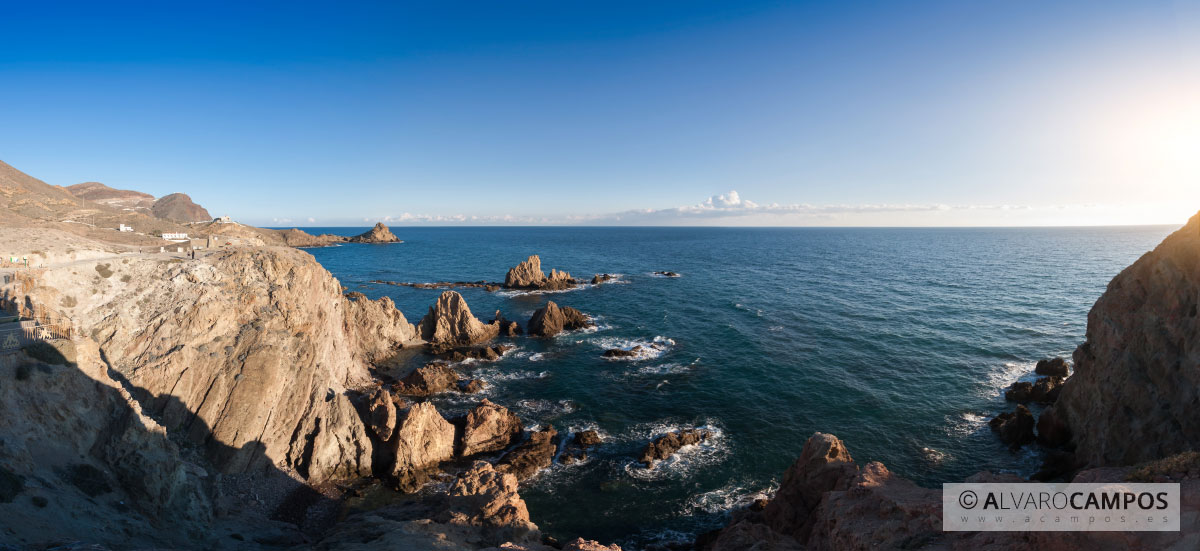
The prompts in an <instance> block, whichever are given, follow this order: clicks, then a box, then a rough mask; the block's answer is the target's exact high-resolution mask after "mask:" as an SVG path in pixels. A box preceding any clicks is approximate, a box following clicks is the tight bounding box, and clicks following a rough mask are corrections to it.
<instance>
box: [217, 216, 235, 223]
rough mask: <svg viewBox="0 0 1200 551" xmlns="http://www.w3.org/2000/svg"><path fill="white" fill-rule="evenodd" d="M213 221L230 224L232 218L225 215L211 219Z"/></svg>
mask: <svg viewBox="0 0 1200 551" xmlns="http://www.w3.org/2000/svg"><path fill="white" fill-rule="evenodd" d="M213 222H216V223H218V224H232V223H233V219H231V218H229V215H225V216H222V217H220V218H215V219H213Z"/></svg>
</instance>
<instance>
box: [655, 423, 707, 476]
mask: <svg viewBox="0 0 1200 551" xmlns="http://www.w3.org/2000/svg"><path fill="white" fill-rule="evenodd" d="M709 436H712V431H710V430H708V429H700V428H696V429H684V430H680V431H675V432H668V433H667V434H664V435H662V436H659V437H658V438H655V439H654V441H653V442H650V443H649V444H646V448H645V449H644V450H642V455H641V456H639V457H638V461H641V463H642V465H643V466H645V467H646V468H647V469H648V468H650V467H653V466H654V462H655V461H661V460H663V459H666V458H668V457H671V456H672V455H675V452H677V451H679V450H680V448H683V447H684V446H694V445H696V444H699V443H701V442H704V441H705V440H708V438H709Z"/></svg>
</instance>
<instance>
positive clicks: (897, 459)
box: [309, 226, 1174, 548]
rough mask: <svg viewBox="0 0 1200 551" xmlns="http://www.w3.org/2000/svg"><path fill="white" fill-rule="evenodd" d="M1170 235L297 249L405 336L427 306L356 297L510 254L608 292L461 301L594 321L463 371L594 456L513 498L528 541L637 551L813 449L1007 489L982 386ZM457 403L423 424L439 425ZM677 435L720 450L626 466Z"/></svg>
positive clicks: (1005, 463) (606, 234)
mask: <svg viewBox="0 0 1200 551" xmlns="http://www.w3.org/2000/svg"><path fill="white" fill-rule="evenodd" d="M1173 229H1174V228H1172V227H1161V226H1156V227H1122V228H1062V229H744V228H734V229H728V228H721V229H709V228H393V231H394V232H395V233H396V235H397V236H399V237H400V238H401V239H403V240H405V243H403V244H398V245H354V244H348V245H343V246H339V247H330V248H323V249H309V252H311V253H312V254H313V255H314V256H315V257H316V258H317V260H319V261H320V262H321V263H322V264H323V265H324V266H325V267H326V268H328V269H329V271H330V272H332V273H333V275H334V276H336V277H337V278H338V279H340V280H341V282H342V284H343V285H345V286H346V287H348V288H349V289H351V290H357V291H362V292H364V293H366V294H367V295H368V296H370V297H372V298H377V297H380V296H385V295H386V296H389V297H391V298H392V299H393V300H395V301H396V304H397V305H398V307H399V308H400V309H401V310H402V311H403V312H404V314H405V315H406V316H407V317H408V319H409V321H412V322H414V323H415V322H416V321H418V320H419V319H420V318H421V316H422V315H424V313H425V312H426V310H427V309H428V308H429V306H430V305H431V304H432V303H433V302H434V300H435V299H436V298H437V296H438V294H439V293H440V291H435V290H422V289H412V288H401V287H393V286H385V285H374V284H370V283H369V281H370V280H373V279H383V280H392V281H410V282H432V281H442V280H450V281H475V280H489V281H503V278H504V274H505V272H506V271H507V270H508V268H510V267H511V266H513V265H515V264H517V263H518V262H520V261H521V260H524V259H525V257H526V256H528V255H530V254H540V255H541V257H542V261H543V267H544V268H545V269H546V270H547V271H549V269H550V268H551V267H553V268H558V269H565V270H567V271H569V272H571V273H572V274H573V275H575V276H576V277H586V278H590V277H591V275H592V274H594V273H598V272H608V273H620V274H623V276H622V282H621V283H617V284H606V285H601V286H597V287H589V288H584V289H580V290H575V291H570V292H565V293H558V294H549V295H527V294H517V293H506V292H501V293H487V292H485V291H484V290H482V289H462V290H460V292H461V293H462V294H463V296H464V297H465V298H466V299H467V302H468V303H469V304H470V306H471V309H472V311H473V312H474V313H475V315H476V316H478V317H480V318H482V319H484V320H488V319H491V316H492V313H493V312H494V311H495V310H501V311H503V312H504V314H505V315H506V316H507V317H508V318H509V319H517V320H522V321H525V320H527V319H528V318H529V315H530V314H531V313H532V312H533V311H534V310H535V309H536V308H538V307H540V306H542V305H543V304H544V303H545V302H546V300H554V301H555V302H557V303H559V304H562V305H568V306H573V307H576V308H579V309H580V310H582V311H584V312H585V313H588V314H591V315H592V316H594V317H595V318H596V319H597V321H598V322H599V324H600V329H599V330H598V331H595V332H591V333H574V334H568V335H564V336H560V337H558V338H555V339H551V340H534V339H514V340H513V343H514V344H516V345H517V346H518V350H516V351H515V352H513V353H510V354H508V355H507V356H506V357H505V358H504V359H503V360H501V361H499V362H496V363H492V364H474V365H468V366H463V370H464V371H465V372H467V373H469V374H473V375H474V376H476V377H479V378H482V379H485V380H486V381H488V382H489V383H490V388H489V390H488V391H487V394H486V395H487V396H488V397H489V398H490V399H492V400H493V401H496V402H498V403H501V404H504V405H507V406H509V407H510V408H512V409H514V410H515V411H517V413H518V414H519V415H521V418H522V419H523V420H524V421H525V422H526V424H527V425H529V426H534V425H540V424H546V423H551V424H553V425H554V426H555V427H556V428H558V429H559V431H560V432H565V431H567V430H580V429H583V428H597V429H599V430H600V431H601V432H602V433H603V434H605V435H607V436H608V441H607V442H606V443H605V444H604V445H602V447H601V448H600V449H599V451H598V452H595V453H593V454H592V456H593V457H592V458H591V459H590V460H589V461H588V462H586V463H584V464H582V465H578V466H572V467H562V466H555V467H554V468H553V469H551V470H549V471H547V472H544V473H542V474H541V475H540V476H539V477H538V478H537V479H535V480H533V481H531V482H530V483H529V486H528V487H527V488H526V489H524V490H522V495H523V496H524V497H525V499H526V501H527V502H528V504H529V508H530V512H531V515H532V516H533V518H534V520H535V522H537V523H538V525H539V526H540V527H541V528H542V529H543V530H544V531H546V532H548V533H550V534H552V535H555V536H557V537H560V538H562V537H574V536H584V537H586V538H589V539H597V540H601V541H617V542H621V543H623V544H625V545H628V546H630V547H634V548H653V547H655V546H656V545H657V544H662V543H665V542H669V541H671V540H673V539H690V538H691V537H692V535H694V534H695V533H697V532H700V531H704V530H708V529H711V528H714V527H718V526H719V525H721V524H722V522H723V521H724V520H725V515H726V514H727V512H728V510H729V509H730V507H732V506H734V505H736V504H738V503H739V502H744V501H745V500H747V499H751V498H753V497H754V496H755V495H757V494H759V493H760V492H765V491H770V490H771V489H772V487H773V484H777V482H778V477H779V476H780V475H781V474H782V473H783V471H784V470H785V469H786V468H787V467H788V465H790V464H791V463H792V461H794V460H795V459H796V457H797V456H799V454H800V450H801V447H802V446H803V444H804V441H805V440H806V439H807V438H808V437H809V436H810V435H811V434H812V433H813V432H815V431H822V432H829V433H833V434H836V435H837V436H839V437H841V438H842V439H843V440H845V441H846V443H847V445H848V447H849V449H850V452H851V454H852V455H853V456H854V457H855V459H856V460H858V461H859V462H860V463H864V462H866V461H872V460H879V461H883V462H884V463H886V464H887V466H888V468H890V469H891V470H893V471H894V472H897V473H899V474H901V475H903V476H906V477H911V478H913V479H914V480H916V481H918V482H919V483H921V484H925V485H930V486H934V485H937V484H940V483H941V482H943V481H958V480H961V479H962V478H964V477H966V476H968V475H970V474H973V473H975V472H977V471H980V470H985V469H986V470H993V471H1010V472H1017V473H1021V474H1029V473H1030V472H1032V471H1033V470H1035V469H1036V464H1037V460H1038V458H1037V457H1036V455H1035V453H1034V452H1030V451H1026V452H1022V453H1016V454H1014V453H1010V452H1008V451H1007V450H1006V449H1005V448H1004V447H1003V446H1001V445H1000V444H999V443H998V441H997V440H996V439H995V438H994V437H993V435H992V434H991V433H990V432H989V431H988V430H987V427H986V425H985V422H986V419H987V418H988V417H989V416H991V415H993V414H994V413H995V412H997V411H1000V410H1001V409H1003V408H1004V407H1005V403H1004V401H1003V397H1002V396H1001V394H1000V390H1001V388H1002V387H1003V386H1005V385H1008V384H1009V383H1011V382H1012V381H1014V380H1016V379H1017V378H1018V377H1021V376H1027V374H1028V373H1029V372H1030V371H1031V370H1032V368H1033V363H1034V362H1035V361H1036V360H1037V359H1039V358H1042V357H1047V356H1054V355H1062V356H1065V357H1069V356H1070V353H1071V351H1072V350H1073V349H1074V348H1075V346H1076V345H1077V344H1078V343H1080V342H1081V341H1082V340H1083V335H1084V329H1085V326H1086V321H1087V318H1086V316H1087V312H1088V309H1089V308H1090V307H1091V305H1092V303H1093V302H1094V301H1095V300H1096V298H1097V297H1098V296H1099V295H1100V293H1101V292H1103V290H1104V288H1105V285H1106V284H1107V283H1108V281H1109V280H1110V279H1111V278H1112V277H1113V276H1114V275H1116V274H1117V272H1119V271H1120V270H1121V269H1122V268H1124V267H1125V266H1127V265H1129V264H1130V263H1132V262H1133V261H1134V260H1136V259H1137V258H1138V257H1139V256H1140V255H1141V254H1143V253H1145V252H1146V251H1148V250H1150V249H1151V248H1153V247H1154V246H1155V245H1156V244H1158V242H1159V241H1160V240H1162V238H1163V237H1165V236H1166V235H1167V234H1168V233H1169V232H1170V231H1172V230H1173ZM364 230H365V228H313V229H310V230H309V231H311V232H317V233H319V232H323V231H328V232H331V233H340V234H343V235H350V234H355V233H360V232H362V231H364ZM656 270H671V271H675V272H678V273H680V274H682V277H680V278H677V279H668V278H661V277H654V276H653V275H651V272H653V271H656ZM655 341H657V342H659V343H662V344H664V345H665V348H666V350H665V351H663V352H662V353H661V354H658V355H655V356H653V357H646V358H642V359H639V360H636V361H608V360H605V359H603V358H602V357H601V355H600V354H601V352H603V351H604V350H605V349H606V348H611V347H614V346H624V347H629V346H631V345H634V344H638V343H651V342H655ZM412 361H413V362H418V361H421V358H413V360H412ZM477 399H478V397H471V398H469V399H464V398H462V397H457V396H450V397H442V398H439V400H438V405H439V407H441V408H443V409H445V410H449V413H448V414H455V413H459V412H462V411H465V409H466V408H468V407H469V406H470V405H471V404H472V403H473V402H474V401H475V400H477ZM697 425H707V426H709V427H712V428H714V429H716V431H717V432H718V434H719V436H718V437H717V438H716V439H714V441H712V442H710V443H709V444H706V445H704V446H701V447H699V448H697V449H693V450H690V451H689V452H687V453H684V454H681V455H680V456H679V457H678V458H677V459H676V460H673V461H671V462H668V463H665V464H663V465H661V466H659V467H658V468H656V469H655V470H653V471H645V470H643V469H640V468H637V467H635V466H634V464H633V461H634V459H635V458H636V456H637V454H638V452H639V451H640V449H641V447H642V446H644V445H645V443H646V442H647V441H649V440H650V439H652V438H653V437H654V436H657V435H658V434H661V433H663V432H665V431H668V430H672V429H676V428H681V427H690V426H697Z"/></svg>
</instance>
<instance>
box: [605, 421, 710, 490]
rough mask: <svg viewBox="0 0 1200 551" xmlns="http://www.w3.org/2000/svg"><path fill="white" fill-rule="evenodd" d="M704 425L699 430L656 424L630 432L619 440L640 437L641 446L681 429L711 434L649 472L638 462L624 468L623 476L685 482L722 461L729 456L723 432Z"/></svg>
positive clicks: (692, 426)
mask: <svg viewBox="0 0 1200 551" xmlns="http://www.w3.org/2000/svg"><path fill="white" fill-rule="evenodd" d="M707 423H708V424H705V425H701V426H699V427H696V426H694V425H684V424H678V423H657V424H653V425H648V426H644V427H642V428H635V429H634V430H631V431H629V433H628V435H627V436H626V437H625V438H622V439H628V438H629V437H639V436H640V437H641V438H640V440H641V442H642V443H643V444H642V445H643V446H644V445H645V444H648V443H650V442H652V441H653V440H654V439H655V438H658V437H659V436H662V435H664V434H666V433H668V432H676V431H680V430H683V429H690V428H700V429H705V430H708V431H710V432H711V434H710V435H709V436H708V438H707V439H706V440H705V441H703V442H701V443H699V444H692V445H690V446H684V447H682V448H679V451H677V452H675V453H674V454H673V455H672V456H671V457H669V458H667V459H663V460H661V461H655V462H654V466H652V467H650V468H646V467H645V466H643V465H642V464H641V463H640V462H638V461H630V462H629V463H627V464H626V465H625V473H626V474H628V475H629V476H631V477H633V478H636V479H639V480H663V479H667V478H672V479H681V478H682V479H685V478H689V477H691V476H692V475H693V474H694V473H696V472H697V471H699V470H702V469H704V468H706V467H708V466H710V465H715V464H718V463H720V462H721V461H724V460H725V458H726V457H728V456H729V454H730V452H731V450H730V448H729V443H728V441H727V439H726V438H725V432H724V431H723V430H721V428H719V427H717V426H715V425H713V424H712V422H711V421H709V422H707ZM639 453H640V448H639Z"/></svg>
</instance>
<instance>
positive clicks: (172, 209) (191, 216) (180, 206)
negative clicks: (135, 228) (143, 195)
mask: <svg viewBox="0 0 1200 551" xmlns="http://www.w3.org/2000/svg"><path fill="white" fill-rule="evenodd" d="M150 211H151V212H153V213H154V215H155V216H157V217H159V218H162V219H163V220H170V221H172V222H178V223H180V224H190V223H192V222H209V221H211V220H212V219H213V218H212V215H210V214H208V211H207V210H204V207H202V206H200V205H197V204H196V203H193V202H192V198H191V197H188V196H187V195H186V194H183V193H172V194H170V195H167V196H165V197H163V198H162V199H159V200H157V201H155V202H154V206H153V207H151V208H150Z"/></svg>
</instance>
